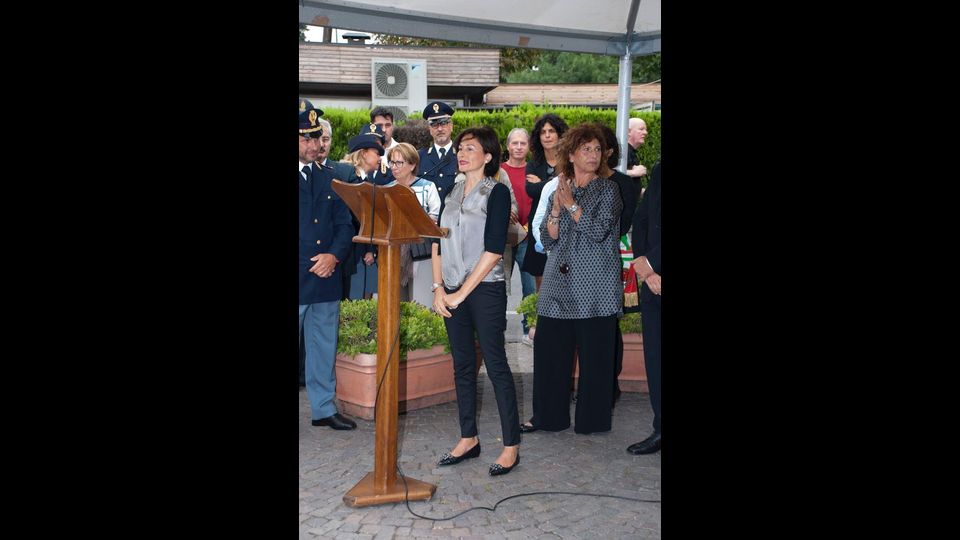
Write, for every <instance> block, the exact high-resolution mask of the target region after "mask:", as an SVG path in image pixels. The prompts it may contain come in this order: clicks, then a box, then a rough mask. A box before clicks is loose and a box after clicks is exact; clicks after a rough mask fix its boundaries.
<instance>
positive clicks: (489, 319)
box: [443, 281, 569, 446]
mask: <svg viewBox="0 0 960 540" xmlns="http://www.w3.org/2000/svg"><path fill="white" fill-rule="evenodd" d="M452 292H454V291H453V290H449V289H447V293H448V294H449V293H452ZM451 313H452V314H453V316H452V317H450V318H448V319H444V320H443V322H444V324H446V326H447V337H449V338H450V351H451V352H452V353H453V378H454V383H455V384H456V388H457V410H458V412H459V416H460V436H461V437H463V438H467V437H476V436H477V351H476V347H475V346H474V337H473V336H474V331H476V335H477V340H478V341H479V342H480V350H481V351H482V352H483V362H484V364H486V366H487V375H488V376H489V377H490V381H491V382H492V383H493V393H494V395H495V396H496V398H497V410H498V411H499V412H500V431H501V433H502V435H503V445H504V446H514V445H517V444H520V413H519V411H518V409H517V388H516V386H514V383H513V373H512V372H511V371H510V366H509V365H508V364H507V352H506V349H505V348H504V342H503V335H504V332H505V331H506V329H507V285H506V283H505V282H503V281H500V282H483V283H480V285H477V288H476V289H474V290H473V292H471V293H470V295H469V296H467V298H466V300H464V301H463V303H462V304H460V305H459V306H458V307H457V309H454V310H451ZM568 372H569V370H568Z"/></svg>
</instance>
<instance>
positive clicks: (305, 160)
mask: <svg viewBox="0 0 960 540" xmlns="http://www.w3.org/2000/svg"><path fill="white" fill-rule="evenodd" d="M322 114H323V111H321V110H320V109H316V108H313V107H310V108H305V110H304V111H302V112H300V116H299V118H300V127H299V136H298V138H299V146H300V148H299V157H300V164H299V169H300V171H299V174H298V175H297V180H298V183H299V185H300V218H299V222H300V248H299V251H300V253H299V274H300V294H299V296H300V299H299V304H300V305H299V308H300V309H299V313H300V331H301V332H302V333H303V336H304V352H305V356H306V360H305V364H306V379H307V380H306V383H307V397H308V398H309V400H310V413H311V419H312V421H311V423H312V425H314V426H329V427H331V428H333V429H354V428H356V427H357V424H356V422H354V421H353V420H351V419H350V418H348V417H346V416H343V415H341V414H340V413H339V412H337V406H336V404H335V402H334V398H335V397H336V386H337V380H336V371H335V370H334V367H335V359H336V354H337V329H338V327H339V318H340V297H341V288H342V282H341V279H340V271H341V269H340V265H339V263H340V261H341V260H343V259H344V258H345V257H346V256H347V252H348V250H349V249H350V244H351V240H352V238H353V223H352V222H351V220H350V210H349V209H347V206H346V204H344V202H343V200H341V199H340V197H339V196H338V195H337V194H336V192H334V191H333V188H332V187H331V186H332V184H331V182H332V179H333V176H332V175H331V174H330V171H329V170H327V169H325V168H323V167H318V166H317V164H316V161H317V157H318V155H319V152H320V138H321V137H322V136H323V127H322V126H321V125H320V122H319V120H320V116H321V115H322Z"/></svg>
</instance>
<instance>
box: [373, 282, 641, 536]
mask: <svg viewBox="0 0 960 540" xmlns="http://www.w3.org/2000/svg"><path fill="white" fill-rule="evenodd" d="M378 301H379V300H378ZM398 343H400V319H399V318H398V319H397V338H396V339H395V340H393V345H391V346H390V354H389V355H388V356H387V364H386V366H384V370H383V375H382V376H381V377H380V382H378V383H377V393H376V398H375V399H374V403H373V421H374V424H376V421H377V404H379V403H380V387H381V386H382V385H383V380H384V378H386V376H387V369H389V368H390V360H391V359H392V358H393V351H394V349H395V348H396V347H397V344H398ZM397 473H399V474H400V479H401V480H403V502H404V503H405V504H406V505H407V512H410V513H411V514H413V515H414V516H416V517H418V518H420V519H427V520H430V521H449V520H451V519H455V518H458V517H460V516H462V515H464V514H466V513H467V512H471V511H473V510H487V511H488V512H496V510H497V507H498V506H500V503H503V502H506V501H509V500H510V499H517V498H520V497H532V496H534V495H574V496H581V497H601V498H607V499H621V500H624V501H635V502H641V503H656V504H659V503H660V499H634V498H632V497H621V496H619V495H607V494H604V493H578V492H576V491H532V492H530V493H517V494H516V495H510V496H509V497H504V498H502V499H500V500H499V501H497V502H496V503H494V505H493V507H489V506H474V507H471V508H467V509H466V510H464V511H462V512H459V513H457V514H454V515H452V516H450V517H442V518H433V517H430V516H422V515H420V514H418V513H416V512H414V511H413V509H412V508H410V489H409V487H408V486H407V477H406V475H405V474H403V469H401V468H400V460H399V459H398V460H397Z"/></svg>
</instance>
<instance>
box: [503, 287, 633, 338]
mask: <svg viewBox="0 0 960 540" xmlns="http://www.w3.org/2000/svg"><path fill="white" fill-rule="evenodd" d="M538 296H539V294H538V293H533V294H531V295H530V296H527V297H526V298H524V299H523V300H521V301H520V305H518V306H517V313H518V314H520V315H526V316H527V326H536V325H537V297H538ZM619 324H620V333H621V334H639V333H641V331H642V330H643V325H642V324H641V322H640V314H639V313H625V314H624V315H623V317H621V318H620V323H619Z"/></svg>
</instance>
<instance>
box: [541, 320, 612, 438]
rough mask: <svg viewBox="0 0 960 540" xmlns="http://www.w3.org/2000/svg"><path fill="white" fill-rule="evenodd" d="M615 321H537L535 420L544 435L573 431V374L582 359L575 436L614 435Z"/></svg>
mask: <svg viewBox="0 0 960 540" xmlns="http://www.w3.org/2000/svg"><path fill="white" fill-rule="evenodd" d="M616 326H617V316H616V315H611V316H609V317H593V318H590V319H554V318H550V317H544V316H543V315H541V316H539V317H538V318H537V333H536V335H535V336H534V343H533V419H534V425H535V426H536V427H537V428H539V429H542V430H545V431H562V430H564V429H567V428H568V427H570V370H571V369H572V368H573V353H574V351H577V352H578V355H579V358H580V383H579V384H578V385H577V411H576V414H575V421H576V424H575V426H574V431H575V432H577V433H593V432H597V431H610V429H611V427H612V422H611V414H612V407H611V405H612V403H613V386H612V385H611V384H610V380H611V379H612V378H613V364H614V348H615V347H614V337H615V334H614V332H615V331H616Z"/></svg>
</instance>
